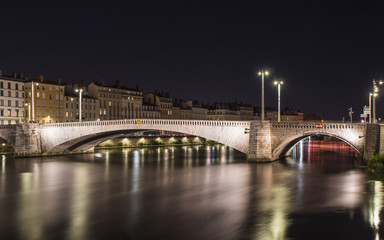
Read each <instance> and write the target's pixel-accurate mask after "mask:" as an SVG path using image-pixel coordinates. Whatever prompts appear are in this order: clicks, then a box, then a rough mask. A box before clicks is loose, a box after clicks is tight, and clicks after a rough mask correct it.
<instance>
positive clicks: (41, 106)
mask: <svg viewBox="0 0 384 240" xmlns="http://www.w3.org/2000/svg"><path fill="white" fill-rule="evenodd" d="M64 89H65V86H64V85H63V84H61V83H60V82H54V81H49V80H47V79H44V77H43V76H40V77H39V78H37V79H31V80H28V81H26V82H25V95H26V96H25V103H26V105H25V111H26V112H28V116H29V112H31V115H30V119H31V120H32V121H36V122H38V123H41V124H44V123H58V122H64ZM32 92H33V95H32ZM29 109H31V110H29Z"/></svg>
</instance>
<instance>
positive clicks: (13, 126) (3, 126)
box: [0, 124, 16, 130]
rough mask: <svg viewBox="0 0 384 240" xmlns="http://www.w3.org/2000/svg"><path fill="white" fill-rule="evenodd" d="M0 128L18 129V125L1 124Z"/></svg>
mask: <svg viewBox="0 0 384 240" xmlns="http://www.w3.org/2000/svg"><path fill="white" fill-rule="evenodd" d="M0 129H13V130H14V129H16V125H15V124H12V125H0Z"/></svg>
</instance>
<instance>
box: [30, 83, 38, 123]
mask: <svg viewBox="0 0 384 240" xmlns="http://www.w3.org/2000/svg"><path fill="white" fill-rule="evenodd" d="M38 85H39V84H38V83H36V86H38ZM31 89H32V121H35V84H34V83H33V81H32V82H31Z"/></svg>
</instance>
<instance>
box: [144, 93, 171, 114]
mask: <svg viewBox="0 0 384 240" xmlns="http://www.w3.org/2000/svg"><path fill="white" fill-rule="evenodd" d="M143 101H144V102H145V104H151V105H156V106H158V107H159V109H160V118H162V119H173V103H172V98H171V97H170V96H169V94H168V93H147V94H145V95H144V98H143Z"/></svg>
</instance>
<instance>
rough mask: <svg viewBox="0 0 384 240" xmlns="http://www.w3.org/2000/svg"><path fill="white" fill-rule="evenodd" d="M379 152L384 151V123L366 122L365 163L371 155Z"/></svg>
mask: <svg viewBox="0 0 384 240" xmlns="http://www.w3.org/2000/svg"><path fill="white" fill-rule="evenodd" d="M378 153H379V154H383V153H384V125H380V124H366V128H365V144H364V153H363V155H364V163H367V162H368V160H369V159H370V158H371V157H373V156H374V155H376V154H378Z"/></svg>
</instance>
